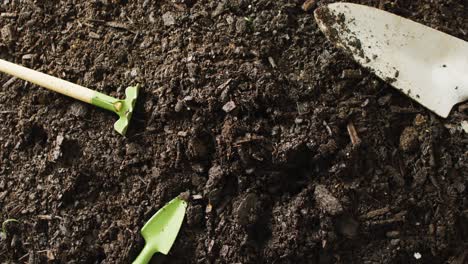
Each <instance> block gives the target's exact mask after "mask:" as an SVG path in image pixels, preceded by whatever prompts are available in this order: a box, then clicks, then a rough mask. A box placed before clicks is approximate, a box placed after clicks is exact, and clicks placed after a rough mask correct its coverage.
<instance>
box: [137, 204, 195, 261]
mask: <svg viewBox="0 0 468 264" xmlns="http://www.w3.org/2000/svg"><path fill="white" fill-rule="evenodd" d="M186 209H187V202H186V201H184V200H183V199H182V198H180V197H176V198H174V199H172V200H171V201H170V202H169V203H167V204H166V205H165V206H164V207H163V208H161V209H160V210H159V211H158V212H156V214H154V215H153V216H152V217H151V219H150V220H149V221H148V222H147V223H146V224H145V226H143V228H142V229H141V235H142V236H143V238H144V239H145V241H146V247H149V248H150V249H152V251H153V252H160V253H162V254H164V255H167V253H169V250H170V249H171V247H172V244H174V241H175V239H176V237H177V234H178V233H179V229H180V227H181V225H182V221H183V220H184V216H185V210H186Z"/></svg>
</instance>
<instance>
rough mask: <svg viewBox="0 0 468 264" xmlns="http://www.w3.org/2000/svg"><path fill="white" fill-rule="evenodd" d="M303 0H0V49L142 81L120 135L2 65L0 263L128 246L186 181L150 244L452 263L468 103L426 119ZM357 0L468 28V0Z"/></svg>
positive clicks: (100, 113) (40, 63)
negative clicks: (162, 235)
mask: <svg viewBox="0 0 468 264" xmlns="http://www.w3.org/2000/svg"><path fill="white" fill-rule="evenodd" d="M308 2H309V3H308V4H307V6H308V7H309V8H310V7H312V8H311V9H309V10H308V11H304V10H303V9H302V5H303V3H304V1H302V0H301V1H299V0H294V1H293V0H284V1H269V0H256V1H255V0H251V1H249V0H220V1H207V0H164V1H149V0H144V1H143V0H138V1H125V0H95V1H76V0H65V1H30V0H27V1H19V0H3V1H0V32H1V33H0V37H1V38H0V58H2V59H6V60H9V61H12V62H16V63H19V64H22V65H25V66H27V67H31V68H34V69H37V70H40V71H43V72H46V73H49V74H52V75H54V76H57V77H61V78H64V79H66V80H69V81H72V82H76V83H78V84H80V85H84V86H87V87H90V88H92V89H96V90H98V91H101V92H103V93H106V94H109V95H111V96H115V97H123V96H124V95H123V94H124V90H125V88H126V87H127V86H130V85H135V84H137V83H139V84H141V85H142V91H141V95H140V96H139V98H138V102H137V109H136V112H135V113H134V116H133V119H132V122H131V127H130V129H129V131H128V132H127V137H126V138H124V137H122V136H120V135H118V134H117V133H116V132H114V131H113V123H114V122H115V121H116V116H114V115H113V114H112V113H109V112H106V111H104V110H100V109H98V108H96V107H94V106H91V105H87V104H84V103H81V102H78V101H75V100H73V99H70V98H67V97H65V96H62V95H59V94H56V93H53V92H50V91H48V90H45V89H43V88H39V87H37V86H35V85H32V84H30V83H27V82H24V81H21V80H19V79H15V78H12V77H11V76H7V75H4V74H1V75H0V123H1V125H0V222H3V221H5V220H7V219H17V220H18V221H19V222H18V223H17V222H8V223H7V224H6V225H5V227H6V230H5V233H4V234H3V235H2V237H1V240H0V262H1V263H130V262H131V261H132V260H133V259H134V258H135V257H136V256H137V254H138V252H139V251H140V250H141V249H142V247H143V245H144V241H143V238H142V237H141V236H140V234H139V230H140V229H141V227H142V226H143V224H144V223H145V222H146V221H147V220H148V219H149V218H150V217H151V216H152V215H153V214H154V213H155V212H156V211H157V210H158V209H159V208H161V207H162V206H163V205H164V204H165V203H166V202H168V201H169V200H171V199H172V198H173V197H175V196H177V195H178V194H179V193H181V192H185V191H189V192H190V205H189V207H188V210H187V215H186V218H185V220H184V223H183V225H182V229H181V231H180V233H179V236H178V238H177V240H176V241H175V244H174V246H173V247H172V249H171V251H170V253H169V255H168V256H163V255H160V254H159V255H156V256H155V257H154V258H153V261H154V263H323V264H325V263H449V264H462V263H466V262H467V261H468V249H467V243H468V198H467V186H466V185H467V183H468V175H467V164H468V152H467V143H468V137H467V134H466V133H465V132H464V131H463V130H462V128H461V123H462V121H463V120H466V119H467V111H468V106H467V104H462V105H459V106H456V107H455V108H454V109H453V111H452V113H451V114H450V117H449V118H448V119H441V118H439V117H437V116H436V115H434V114H433V113H431V112H430V111H428V110H426V109H425V108H423V107H421V106H420V105H418V104H417V103H415V102H413V101H411V100H410V99H409V98H407V97H406V96H405V95H403V94H401V93H399V92H398V91H396V90H395V89H393V88H391V87H390V86H389V85H388V84H386V83H385V82H383V81H381V80H379V79H378V78H377V77H375V76H374V75H372V74H371V73H369V72H368V71H366V70H364V69H361V68H360V67H359V66H358V65H357V64H356V63H355V62H354V61H353V60H352V59H350V58H349V57H347V56H346V55H345V54H344V53H342V52H340V51H339V50H337V49H336V48H335V47H334V46H333V45H332V44H331V43H329V42H328V41H327V40H326V38H325V36H324V35H323V34H322V33H321V32H320V30H319V29H318V27H317V24H316V23H315V21H314V19H313V10H314V8H315V7H317V6H321V5H325V4H327V3H330V2H334V1H316V3H315V5H314V3H312V2H313V1H308ZM353 2H357V3H361V4H367V5H371V6H375V7H378V8H381V9H384V10H387V11H390V12H393V13H396V14H398V15H401V16H404V17H407V18H410V19H412V20H415V21H418V22H421V23H423V24H425V25H427V26H430V27H433V28H436V29H438V30H441V31H444V32H446V33H449V34H451V35H454V36H456V37H458V38H461V39H464V40H468V3H467V2H466V1H456V0H398V1H393V0H392V1H389V0H381V1H370V0H363V1H353ZM428 44H430V43H428ZM441 48H443V47H441ZM460 56H466V54H461V55H460Z"/></svg>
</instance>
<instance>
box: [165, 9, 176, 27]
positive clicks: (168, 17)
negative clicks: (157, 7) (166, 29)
mask: <svg viewBox="0 0 468 264" xmlns="http://www.w3.org/2000/svg"><path fill="white" fill-rule="evenodd" d="M162 19H163V24H164V25H165V26H172V25H174V24H175V19H174V15H173V14H172V12H166V13H164V15H163V16H162Z"/></svg>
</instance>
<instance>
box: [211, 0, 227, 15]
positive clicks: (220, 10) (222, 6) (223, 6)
mask: <svg viewBox="0 0 468 264" xmlns="http://www.w3.org/2000/svg"><path fill="white" fill-rule="evenodd" d="M225 9H226V0H224V1H220V2H219V3H218V6H217V7H216V9H215V10H214V11H213V13H211V17H213V18H214V17H217V16H219V15H221V14H222V13H223V12H224V10H225Z"/></svg>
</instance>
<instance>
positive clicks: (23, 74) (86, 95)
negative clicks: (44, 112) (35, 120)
mask: <svg viewBox="0 0 468 264" xmlns="http://www.w3.org/2000/svg"><path fill="white" fill-rule="evenodd" d="M0 71H2V72H4V73H7V74H10V75H13V76H15V77H18V78H20V79H23V80H25V81H28V82H32V83H34V84H37V85H39V86H42V87H44V88H46V89H49V90H52V91H55V92H58V93H61V94H63V95H67V96H70V97H72V98H75V99H77V100H80V101H83V102H86V103H90V104H91V103H92V99H93V96H94V94H95V91H93V90H91V89H89V88H86V87H83V86H80V85H78V84H74V83H71V82H68V81H65V80H62V79H59V78H56V77H53V76H50V75H48V74H45V73H42V72H38V71H35V70H31V69H29V68H26V67H23V66H20V65H17V64H14V63H11V62H8V61H5V60H2V59H0Z"/></svg>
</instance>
